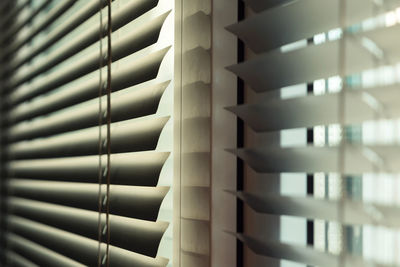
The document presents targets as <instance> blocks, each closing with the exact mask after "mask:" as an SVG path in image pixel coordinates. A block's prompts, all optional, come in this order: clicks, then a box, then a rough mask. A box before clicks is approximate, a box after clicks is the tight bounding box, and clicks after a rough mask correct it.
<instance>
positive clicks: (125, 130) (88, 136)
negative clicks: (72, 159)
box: [6, 117, 169, 160]
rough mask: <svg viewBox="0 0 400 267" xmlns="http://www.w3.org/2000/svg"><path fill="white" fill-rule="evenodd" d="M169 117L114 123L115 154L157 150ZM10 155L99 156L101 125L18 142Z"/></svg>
mask: <svg viewBox="0 0 400 267" xmlns="http://www.w3.org/2000/svg"><path fill="white" fill-rule="evenodd" d="M168 119H169V118H168V117H163V118H149V119H139V120H129V121H123V122H117V123H112V124H111V135H110V138H111V153H123V152H134V151H142V150H154V149H155V148H156V146H157V143H158V138H159V136H160V134H161V131H162V129H163V127H164V125H165V123H167V121H168ZM101 132H102V134H101V136H102V140H101V142H102V146H103V148H102V151H103V153H106V146H105V145H106V143H104V142H105V141H106V137H107V126H106V125H103V126H102V127H101ZM6 151H7V158H8V159H9V160H10V159H20V158H45V157H66V156H83V155H96V154H98V153H99V128H98V127H92V128H87V129H84V130H80V131H75V132H69V133H63V134H60V135H57V136H52V137H49V138H45V139H43V138H40V139H37V140H33V141H23V142H19V143H14V144H11V145H9V146H7V147H6Z"/></svg>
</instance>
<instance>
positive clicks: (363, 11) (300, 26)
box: [228, 0, 400, 53]
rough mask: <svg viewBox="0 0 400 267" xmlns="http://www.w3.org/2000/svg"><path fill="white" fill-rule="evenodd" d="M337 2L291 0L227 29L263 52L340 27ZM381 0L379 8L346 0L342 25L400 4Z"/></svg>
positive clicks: (361, 19)
mask: <svg viewBox="0 0 400 267" xmlns="http://www.w3.org/2000/svg"><path fill="white" fill-rule="evenodd" d="M260 2H263V1H260ZM264 2H270V1H264ZM280 2H281V1H280ZM340 2H341V0H302V1H293V2H291V3H290V4H287V5H283V6H279V7H277V8H273V9H270V10H267V11H264V12H262V13H260V14H257V15H254V16H251V17H250V18H248V19H246V20H243V21H241V22H239V23H237V24H234V25H231V26H229V27H228V30H229V31H231V32H233V33H234V34H236V35H237V36H238V37H239V38H240V39H242V40H243V41H244V42H245V43H246V45H247V46H248V47H250V48H251V49H252V50H253V51H254V52H257V53H261V52H266V51H268V50H272V49H275V48H278V47H280V46H282V45H285V44H289V43H292V42H295V41H299V40H302V39H308V38H312V37H313V36H314V35H316V34H318V33H321V32H327V31H329V30H332V29H336V28H339V27H340V26H341V25H340V15H339V14H340ZM383 2H385V3H384V4H383V6H382V7H381V8H380V9H378V6H377V4H376V2H373V1H365V0H351V1H345V3H346V18H345V25H344V26H351V25H353V24H355V23H360V22H362V21H363V20H365V19H367V18H370V17H374V16H377V15H378V14H384V13H385V12H388V11H390V10H392V9H393V8H396V7H399V6H400V1H398V0H390V1H383ZM270 4H272V3H270ZM316 21H318V23H316ZM277 25H279V27H277Z"/></svg>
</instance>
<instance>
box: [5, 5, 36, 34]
mask: <svg viewBox="0 0 400 267" xmlns="http://www.w3.org/2000/svg"><path fill="white" fill-rule="evenodd" d="M13 2H17V3H16V5H14V6H13V7H11V10H10V7H9V6H7V4H8V5H10V4H11V3H13ZM1 3H2V8H4V9H5V10H2V11H3V12H4V11H6V14H5V16H3V17H1V18H0V25H1V28H2V29H5V28H7V26H8V25H7V23H8V21H9V20H10V19H11V18H15V17H17V16H18V13H20V12H21V10H23V9H24V8H25V7H26V6H27V5H29V3H30V0H23V1H2V2H1Z"/></svg>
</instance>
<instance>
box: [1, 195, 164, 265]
mask: <svg viewBox="0 0 400 267" xmlns="http://www.w3.org/2000/svg"><path fill="white" fill-rule="evenodd" d="M7 207H8V212H9V213H10V214H13V215H18V216H22V217H24V218H27V219H30V220H34V221H37V222H40V223H44V224H47V225H50V226H53V227H57V228H60V229H62V230H66V231H68V232H72V233H75V234H79V235H81V236H85V237H88V238H91V239H94V240H97V238H98V223H99V213H98V212H97V211H87V210H82V209H77V208H70V207H65V206H60V205H54V204H48V203H45V202H38V201H33V200H28V199H22V198H15V197H11V198H9V199H8V200H7ZM146 208H147V207H144V206H143V209H146ZM105 225H106V215H105V214H102V216H101V229H102V230H103V227H104V226H105ZM109 227H110V244H111V245H114V246H116V247H120V248H124V249H127V250H130V251H133V252H136V253H140V254H143V255H147V256H150V257H155V256H156V255H157V250H158V246H159V243H160V240H161V237H162V236H163V234H164V232H165V230H166V229H167V227H168V223H166V222H148V221H142V220H137V219H130V218H126V217H121V216H116V215H109ZM57 266H58V265H57Z"/></svg>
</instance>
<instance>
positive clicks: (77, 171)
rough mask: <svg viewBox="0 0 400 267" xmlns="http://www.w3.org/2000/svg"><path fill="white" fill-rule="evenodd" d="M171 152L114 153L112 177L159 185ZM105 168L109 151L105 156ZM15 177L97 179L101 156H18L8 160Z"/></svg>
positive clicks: (11, 174) (138, 183) (127, 182)
mask: <svg viewBox="0 0 400 267" xmlns="http://www.w3.org/2000/svg"><path fill="white" fill-rule="evenodd" d="M168 156H169V153H168V152H134V153H121V154H112V155H111V159H110V160H111V163H110V164H111V169H110V170H109V172H110V175H111V181H112V183H114V184H128V185H136V186H156V185H157V182H158V179H159V175H160V172H161V168H162V167H163V165H164V162H165V160H166V159H167V157H168ZM101 160H102V171H103V172H104V171H105V167H106V166H107V164H106V160H107V158H106V155H103V156H101ZM6 169H7V172H8V174H9V176H11V177H21V178H40V179H60V180H63V179H68V180H74V181H81V182H96V181H98V176H99V156H84V157H69V158H49V159H36V160H15V161H9V162H7V163H6Z"/></svg>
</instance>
